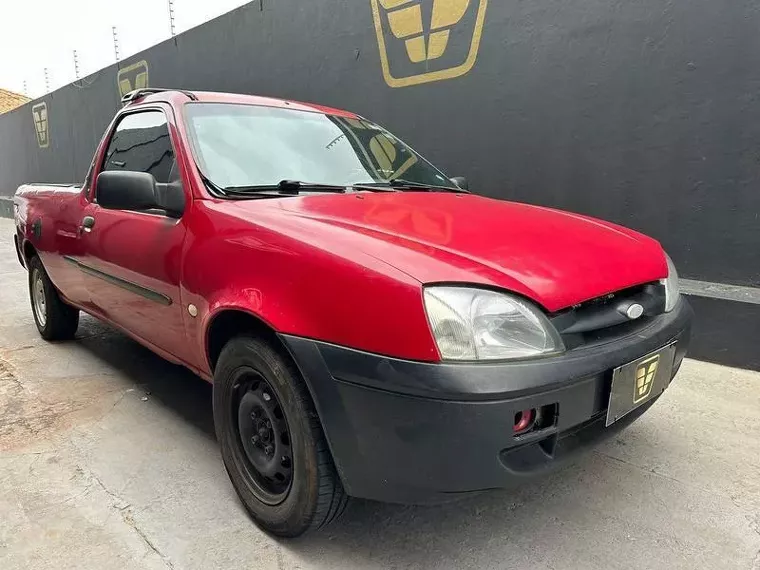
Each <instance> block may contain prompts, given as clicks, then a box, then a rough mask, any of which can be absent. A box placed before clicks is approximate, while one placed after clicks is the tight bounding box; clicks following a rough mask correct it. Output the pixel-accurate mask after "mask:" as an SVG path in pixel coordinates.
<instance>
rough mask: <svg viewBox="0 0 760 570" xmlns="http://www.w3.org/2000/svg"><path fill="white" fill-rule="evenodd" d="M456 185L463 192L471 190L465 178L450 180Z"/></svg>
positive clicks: (456, 177)
mask: <svg viewBox="0 0 760 570" xmlns="http://www.w3.org/2000/svg"><path fill="white" fill-rule="evenodd" d="M450 180H451V181H452V182H453V183H454V184H456V185H457V186H459V187H460V188H461V189H462V190H469V189H470V185H469V184H468V183H467V179H466V178H465V177H464V176H454V177H453V178H451V179H450Z"/></svg>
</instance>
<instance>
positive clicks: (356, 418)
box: [282, 299, 692, 503]
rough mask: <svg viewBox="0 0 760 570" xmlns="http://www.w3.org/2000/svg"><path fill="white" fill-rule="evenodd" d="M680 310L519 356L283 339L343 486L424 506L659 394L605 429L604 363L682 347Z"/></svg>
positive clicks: (562, 453)
mask: <svg viewBox="0 0 760 570" xmlns="http://www.w3.org/2000/svg"><path fill="white" fill-rule="evenodd" d="M691 314H692V313H691V309H690V308H689V306H688V304H687V303H686V301H685V300H683V299H682V300H681V301H680V303H679V304H678V306H677V307H676V309H674V310H673V311H672V312H670V313H667V314H664V315H660V316H658V317H656V318H655V319H653V320H652V322H651V323H650V324H649V325H647V326H646V327H645V328H643V329H640V330H638V331H637V332H636V333H635V334H630V335H628V336H624V337H621V338H616V339H615V340H613V341H608V342H604V343H600V344H596V345H592V346H584V347H580V348H577V349H573V350H570V351H568V352H566V353H564V354H562V355H559V356H554V357H548V358H544V359H537V360H530V361H522V362H509V363H505V362H499V363H466V364H450V363H423V362H412V361H407V360H397V359H393V358H389V357H386V356H380V355H376V354H369V353H366V352H360V351H357V350H353V349H348V348H344V347H339V346H335V345H330V344H326V343H321V342H317V341H313V340H308V339H303V338H299V337H293V336H288V335H283V336H282V339H283V341H284V342H285V344H286V346H287V347H288V348H289V350H290V352H291V354H292V355H293V357H294V359H295V361H296V363H297V365H298V366H299V368H300V370H301V372H302V373H303V375H304V377H305V379H306V381H307V383H308V385H309V389H310V390H311V393H312V395H313V397H314V401H315V404H316V407H317V411H318V412H319V415H320V419H321V421H322V426H323V428H324V431H325V434H326V436H327V440H328V443H329V445H330V449H331V450H332V453H333V457H334V459H335V464H336V467H337V469H338V472H339V474H340V476H341V479H342V481H343V484H344V486H345V488H346V491H347V492H348V493H349V494H350V495H353V496H357V497H362V498H367V499H375V500H381V501H389V502H401V503H430V502H440V501H445V500H447V499H450V498H452V496H454V495H458V494H462V493H468V492H474V491H481V490H485V489H492V488H499V487H506V486H509V485H510V484H512V483H514V482H515V481H519V480H520V479H522V478H526V477H531V476H535V475H536V474H538V473H541V472H544V471H546V470H547V469H549V468H550V467H552V466H554V465H556V464H558V463H560V462H561V461H562V460H564V459H567V458H569V457H571V456H572V455H574V454H576V452H577V451H579V450H581V449H583V448H585V447H587V446H588V445H590V444H592V443H596V442H597V441H600V440H601V439H602V438H604V437H606V436H609V435H611V434H613V433H615V432H616V431H618V430H620V429H622V428H624V427H625V426H627V425H629V424H630V423H631V422H632V421H633V420H635V419H636V418H637V417H638V416H640V415H641V414H642V413H643V412H644V411H645V410H646V409H647V408H649V407H650V406H651V404H652V403H654V401H655V400H656V399H657V397H658V396H656V397H654V398H653V399H652V400H650V401H649V402H647V403H646V404H644V405H643V406H641V407H639V408H637V409H636V410H634V411H633V412H631V413H630V414H628V415H627V416H625V417H624V418H623V419H621V420H619V421H618V422H616V423H614V424H612V425H611V426H610V427H609V428H605V417H606V414H605V412H606V409H607V402H608V399H609V393H610V385H611V381H612V371H613V369H614V368H616V367H618V366H620V365H622V364H626V363H628V362H630V361H633V360H636V359H637V358H640V357H642V356H644V355H646V354H648V353H650V352H653V351H655V350H657V349H659V348H661V347H663V346H665V345H667V344H669V343H671V342H676V353H675V362H674V367H673V374H675V372H676V371H677V370H678V368H679V366H680V364H681V361H682V360H683V357H684V355H685V354H686V349H687V346H688V343H689V336H690V326H691ZM531 408H535V409H541V408H544V409H550V410H554V417H553V419H552V422H551V425H546V426H545V427H543V428H542V429H540V430H537V431H534V432H531V433H528V434H525V435H522V436H517V437H516V436H515V435H514V433H513V425H514V418H515V414H516V413H518V412H520V411H521V410H526V409H531Z"/></svg>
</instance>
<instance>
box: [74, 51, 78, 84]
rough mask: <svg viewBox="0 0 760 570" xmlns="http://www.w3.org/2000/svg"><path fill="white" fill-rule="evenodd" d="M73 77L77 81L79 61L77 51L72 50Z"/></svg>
mask: <svg viewBox="0 0 760 570" xmlns="http://www.w3.org/2000/svg"><path fill="white" fill-rule="evenodd" d="M74 75H75V76H76V78H77V79H79V60H78V59H77V50H74Z"/></svg>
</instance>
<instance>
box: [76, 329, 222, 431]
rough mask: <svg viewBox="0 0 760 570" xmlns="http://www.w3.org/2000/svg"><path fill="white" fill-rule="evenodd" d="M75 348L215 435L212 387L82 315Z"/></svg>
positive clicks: (185, 370)
mask: <svg viewBox="0 0 760 570" xmlns="http://www.w3.org/2000/svg"><path fill="white" fill-rule="evenodd" d="M77 344H79V346H81V347H82V348H83V349H85V350H86V351H87V352H88V353H90V354H92V355H93V356H94V357H96V358H98V359H100V360H101V361H103V362H105V363H106V364H108V366H110V367H112V368H115V369H116V370H118V371H119V372H122V373H123V374H124V375H125V376H127V377H129V378H130V379H132V380H133V381H134V387H135V388H139V389H142V390H144V391H145V392H149V393H150V398H151V399H153V400H156V399H157V400H159V401H160V402H161V404H162V405H163V406H164V407H165V408H168V409H169V410H171V411H172V412H174V413H175V414H177V415H178V416H180V417H181V418H183V419H184V420H185V421H186V422H187V423H188V424H189V425H192V426H193V427H195V428H196V429H198V430H199V431H200V432H202V433H203V434H205V435H206V436H208V437H210V438H212V439H213V438H215V435H214V415H213V410H212V406H211V397H212V388H211V384H209V383H208V382H206V381H205V380H203V379H202V378H200V377H199V376H197V375H195V374H193V373H192V372H190V371H189V370H188V369H187V368H185V367H183V366H178V365H176V364H172V363H171V362H169V361H167V360H165V359H163V358H161V357H160V356H158V355H157V354H155V353H153V352H151V351H150V350H149V349H147V348H145V347H144V346H142V345H141V344H139V343H138V342H136V341H133V340H132V339H131V338H129V337H127V336H126V335H124V334H121V333H119V332H117V331H115V330H114V329H112V328H110V327H109V326H108V325H105V324H103V323H100V322H99V321H97V320H95V319H94V318H92V317H90V316H88V315H83V316H82V321H81V324H80V329H79V332H78V333H77Z"/></svg>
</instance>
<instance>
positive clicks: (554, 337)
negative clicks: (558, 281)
mask: <svg viewBox="0 0 760 570" xmlns="http://www.w3.org/2000/svg"><path fill="white" fill-rule="evenodd" d="M424 299H425V309H426V311H427V316H428V321H429V322H430V328H431V330H432V331H433V337H434V338H435V342H436V344H437V345H438V350H439V352H440V353H441V357H442V358H443V359H444V360H497V359H498V360H502V359H514V358H528V357H531V356H538V355H542V354H549V353H554V352H561V351H563V350H564V346H563V344H562V340H561V339H560V337H559V334H557V331H556V330H555V329H554V327H553V326H552V325H551V323H550V322H549V320H548V319H547V318H546V317H545V316H544V315H543V313H541V311H539V310H538V309H537V308H535V307H533V306H532V305H530V304H529V303H526V302H525V301H523V300H522V299H519V298H517V297H513V296H511V295H506V294H504V293H496V292H494V291H486V290H481V289H471V288H468V287H444V286H439V287H428V288H426V289H425V291H424Z"/></svg>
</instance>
